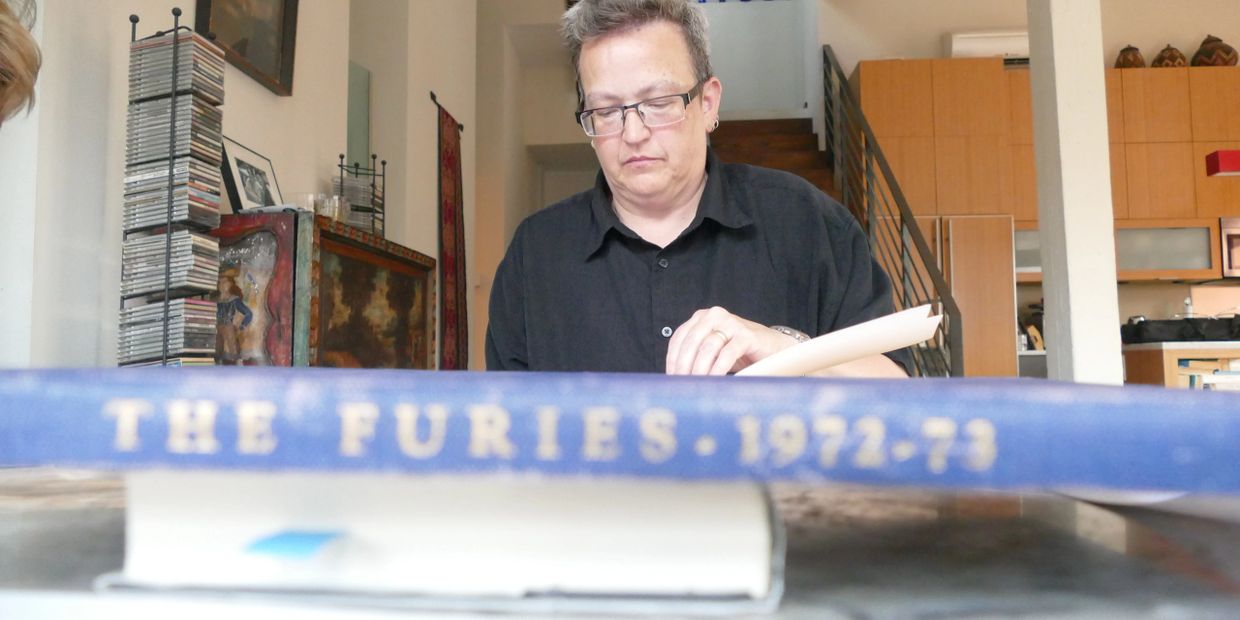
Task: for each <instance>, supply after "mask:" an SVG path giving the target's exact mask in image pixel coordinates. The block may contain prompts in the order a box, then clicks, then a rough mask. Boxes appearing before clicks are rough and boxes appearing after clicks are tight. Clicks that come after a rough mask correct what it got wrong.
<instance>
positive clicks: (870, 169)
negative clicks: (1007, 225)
mask: <svg viewBox="0 0 1240 620" xmlns="http://www.w3.org/2000/svg"><path fill="white" fill-rule="evenodd" d="M822 55H823V89H824V102H825V108H826V119H825V120H826V133H827V136H828V141H827V142H828V149H829V151H830V156H831V158H832V160H833V163H834V169H835V176H836V183H835V185H836V187H837V188H838V189H839V190H840V192H841V196H842V199H843V203H844V205H845V206H846V207H848V208H849V210H851V211H852V212H853V214H854V215H855V216H856V217H857V219H858V220H859V221H860V222H861V224H862V226H863V228H865V230H866V232H867V234H868V235H869V237H870V244H871V250H872V252H873V254H874V256H875V259H876V260H877V261H878V262H879V264H880V265H882V266H883V267H884V269H886V270H887V272H888V275H889V276H891V280H892V288H893V292H895V293H896V302H897V304H898V305H899V306H901V308H905V307H911V306H912V305H919V304H921V303H936V304H938V305H940V306H941V310H942V313H943V314H944V315H945V316H944V321H943V323H942V324H941V325H940V327H939V331H938V332H937V333H936V336H935V344H936V345H937V346H934V347H914V348H913V356H914V365H915V366H916V369H915V370H916V371H917V374H919V375H922V376H962V375H963V370H964V362H963V359H964V344H963V333H962V330H961V326H962V324H961V317H960V308H959V307H958V306H957V305H956V300H955V299H954V298H952V296H951V289H950V287H949V286H948V284H947V281H946V279H945V278H944V277H943V274H942V272H940V271H939V269H938V267H937V266H936V263H935V259H934V253H933V252H932V251H931V249H930V245H929V244H928V243H927V242H926V239H925V237H924V236H923V235H922V233H921V231H920V229H919V228H918V227H917V225H916V220H915V217H914V215H913V212H912V210H911V209H910V208H909V206H908V200H907V199H906V197H905V196H904V191H903V189H901V187H900V184H899V183H898V182H897V180H896V177H895V174H894V173H893V172H892V170H891V165H890V164H889V163H888V162H887V157H886V156H885V155H884V153H883V151H882V149H881V148H880V145H879V142H878V139H877V138H875V136H874V131H873V130H872V129H871V128H870V123H869V121H868V120H866V118H865V114H864V113H863V112H862V111H861V105H860V103H859V102H858V101H857V99H856V97H855V95H854V94H853V93H852V91H851V89H850V87H849V84H848V78H847V77H846V76H845V74H844V70H843V68H842V67H841V66H840V63H839V60H838V59H837V58H836V56H835V51H834V50H833V49H832V48H831V46H830V45H824V46H823V48H822ZM884 222H887V224H884ZM910 244H911V245H912V247H911V248H910V247H909V245H910ZM914 258H916V259H918V261H919V262H918V261H914ZM897 266H898V269H897V268H896V267H897ZM893 271H894V273H893ZM923 276H924V277H923ZM927 279H928V280H929V282H926V280H927ZM944 351H946V355H945V354H944Z"/></svg>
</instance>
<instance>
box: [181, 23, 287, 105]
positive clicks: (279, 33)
mask: <svg viewBox="0 0 1240 620" xmlns="http://www.w3.org/2000/svg"><path fill="white" fill-rule="evenodd" d="M194 30H196V31H198V32H199V33H201V34H204V35H206V34H214V35H215V42H216V43H218V44H219V45H220V46H221V47H223V48H224V57H225V58H227V59H228V62H230V63H232V64H233V66H235V67H237V68H238V69H240V70H241V71H242V72H243V73H245V74H246V75H248V76H250V77H252V78H254V79H255V80H256V81H258V83H260V84H262V85H263V86H266V87H267V88H268V89H270V90H271V92H273V93H275V94H277V95H281V96H285V97H287V96H289V95H292V94H293V57H294V52H295V50H296V47H297V0H198V2H197V5H196V12H195V14H194Z"/></svg>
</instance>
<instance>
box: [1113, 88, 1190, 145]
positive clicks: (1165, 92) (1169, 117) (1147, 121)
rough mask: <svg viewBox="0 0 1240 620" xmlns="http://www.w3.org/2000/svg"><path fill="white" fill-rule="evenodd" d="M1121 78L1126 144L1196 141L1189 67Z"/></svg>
mask: <svg viewBox="0 0 1240 620" xmlns="http://www.w3.org/2000/svg"><path fill="white" fill-rule="evenodd" d="M1120 75H1121V76H1122V77H1123V82H1124V136H1125V140H1124V141H1125V142H1130V143H1131V142H1191V141H1192V139H1193V129H1192V123H1191V122H1190V116H1191V115H1190V113H1189V103H1188V68H1187V67H1175V68H1159V69H1122V70H1120ZM1129 155H1130V156H1131V155H1132V153H1129Z"/></svg>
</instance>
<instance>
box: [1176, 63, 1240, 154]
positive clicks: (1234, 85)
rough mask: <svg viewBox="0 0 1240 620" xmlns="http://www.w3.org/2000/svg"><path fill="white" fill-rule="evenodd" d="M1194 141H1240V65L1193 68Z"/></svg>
mask: <svg viewBox="0 0 1240 620" xmlns="http://www.w3.org/2000/svg"><path fill="white" fill-rule="evenodd" d="M1188 92H1189V100H1190V101H1191V104H1192V119H1193V140H1194V141H1196V142H1213V141H1216V140H1240V68H1238V67H1191V68H1189V70H1188Z"/></svg>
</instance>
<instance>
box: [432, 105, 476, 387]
mask: <svg viewBox="0 0 1240 620" xmlns="http://www.w3.org/2000/svg"><path fill="white" fill-rule="evenodd" d="M434 97H435V95H434V94H433V93H432V94H431V98H432V99H434ZM435 103H436V105H438V103H439V102H438V101H436V102H435ZM462 129H463V128H462V127H461V125H460V123H457V122H456V119H455V118H453V117H452V115H451V114H448V111H447V110H445V109H444V108H443V106H439V283H440V297H439V341H440V343H442V346H440V347H439V352H440V353H439V368H440V369H441V370H466V369H468V368H469V314H468V312H466V308H465V299H466V276H465V202H464V196H463V195H462V193H461V187H462V183H461V130H462Z"/></svg>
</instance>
